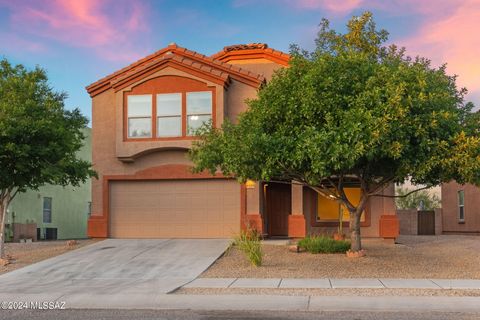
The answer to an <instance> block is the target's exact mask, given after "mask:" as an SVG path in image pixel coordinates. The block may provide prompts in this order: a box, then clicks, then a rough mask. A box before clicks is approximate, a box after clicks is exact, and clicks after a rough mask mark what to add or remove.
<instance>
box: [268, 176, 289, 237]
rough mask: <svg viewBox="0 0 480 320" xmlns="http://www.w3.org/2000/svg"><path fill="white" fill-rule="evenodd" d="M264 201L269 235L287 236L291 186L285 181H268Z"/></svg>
mask: <svg viewBox="0 0 480 320" xmlns="http://www.w3.org/2000/svg"><path fill="white" fill-rule="evenodd" d="M265 202H266V203H265V205H266V213H267V219H268V221H267V224H268V234H269V236H288V216H289V215H290V214H291V211H292V186H291V185H290V184H285V183H268V185H267V187H266V201H265Z"/></svg>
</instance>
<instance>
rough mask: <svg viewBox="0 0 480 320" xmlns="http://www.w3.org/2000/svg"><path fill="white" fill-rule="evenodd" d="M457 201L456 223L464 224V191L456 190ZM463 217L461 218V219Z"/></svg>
mask: <svg viewBox="0 0 480 320" xmlns="http://www.w3.org/2000/svg"><path fill="white" fill-rule="evenodd" d="M460 194H461V195H462V200H463V201H462V203H460ZM457 201H458V222H460V223H463V222H465V191H464V190H458V192H457ZM462 216H463V217H462Z"/></svg>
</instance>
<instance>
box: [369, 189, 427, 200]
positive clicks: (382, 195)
mask: <svg viewBox="0 0 480 320" xmlns="http://www.w3.org/2000/svg"><path fill="white" fill-rule="evenodd" d="M431 187H433V186H426V187H423V188H419V189H415V190H413V191H410V192H407V193H406V194H403V195H393V196H390V195H384V194H372V195H370V196H371V197H384V198H405V197H408V196H409V195H411V194H412V193H415V192H418V191H421V190H425V189H430V188H431Z"/></svg>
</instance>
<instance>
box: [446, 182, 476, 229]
mask: <svg viewBox="0 0 480 320" xmlns="http://www.w3.org/2000/svg"><path fill="white" fill-rule="evenodd" d="M442 216H443V233H477V234H480V188H478V187H476V186H474V185H471V184H466V185H460V184H458V183H456V182H450V183H445V184H443V185H442Z"/></svg>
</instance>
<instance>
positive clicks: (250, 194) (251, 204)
mask: <svg viewBox="0 0 480 320" xmlns="http://www.w3.org/2000/svg"><path fill="white" fill-rule="evenodd" d="M244 188H245V193H246V196H245V198H246V204H245V205H246V209H245V213H246V215H245V222H244V227H245V228H246V227H250V228H252V229H255V230H257V231H258V232H260V233H261V234H263V219H262V216H261V214H260V212H261V210H260V200H261V195H262V192H261V191H262V184H261V183H260V182H258V181H257V182H255V184H248V183H247V184H245V187H244Z"/></svg>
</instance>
